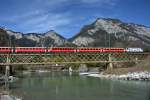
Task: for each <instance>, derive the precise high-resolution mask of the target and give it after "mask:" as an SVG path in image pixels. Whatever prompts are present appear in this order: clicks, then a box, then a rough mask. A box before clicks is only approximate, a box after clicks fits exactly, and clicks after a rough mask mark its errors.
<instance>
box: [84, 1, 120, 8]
mask: <svg viewBox="0 0 150 100" xmlns="http://www.w3.org/2000/svg"><path fill="white" fill-rule="evenodd" d="M117 1H118V0H82V2H83V3H86V4H91V5H92V4H96V5H101V6H105V5H109V6H114V5H115V4H117ZM105 7H106V6H105Z"/></svg>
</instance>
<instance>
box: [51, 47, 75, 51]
mask: <svg viewBox="0 0 150 100" xmlns="http://www.w3.org/2000/svg"><path fill="white" fill-rule="evenodd" d="M48 52H76V49H75V48H73V47H53V48H48Z"/></svg>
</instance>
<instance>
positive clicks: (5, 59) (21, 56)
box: [0, 52, 150, 65]
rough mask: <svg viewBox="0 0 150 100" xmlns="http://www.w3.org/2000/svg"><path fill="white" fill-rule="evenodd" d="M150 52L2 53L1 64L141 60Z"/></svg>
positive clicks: (0, 55) (0, 56)
mask: <svg viewBox="0 0 150 100" xmlns="http://www.w3.org/2000/svg"><path fill="white" fill-rule="evenodd" d="M149 55H150V53H98V52H95V53H94V52H91V53H90V52H89V53H78V52H76V53H67V52H66V53H3V54H2V53H1V54H0V65H50V64H76V63H78V64H84V63H122V62H136V63H138V62H141V61H143V60H144V59H145V58H146V57H147V56H149Z"/></svg>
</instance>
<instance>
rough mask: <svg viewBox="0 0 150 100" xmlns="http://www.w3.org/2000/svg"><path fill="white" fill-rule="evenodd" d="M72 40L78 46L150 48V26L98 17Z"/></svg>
mask: <svg viewBox="0 0 150 100" xmlns="http://www.w3.org/2000/svg"><path fill="white" fill-rule="evenodd" d="M70 41H71V42H72V43H73V44H75V45H77V46H92V47H93V46H96V47H142V48H150V28H149V27H146V26H143V25H138V24H133V23H124V22H122V21H120V20H118V19H111V18H98V19H97V20H96V21H95V22H93V23H92V24H90V25H86V26H84V27H83V28H82V29H81V31H80V32H79V33H78V34H77V35H75V36H74V37H72V38H71V39H70Z"/></svg>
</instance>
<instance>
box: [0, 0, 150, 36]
mask: <svg viewBox="0 0 150 100" xmlns="http://www.w3.org/2000/svg"><path fill="white" fill-rule="evenodd" d="M100 17H106V18H117V19H120V20H122V21H124V22H133V23H137V24H143V25H145V26H148V27H150V0H0V26H2V27H6V28H8V29H11V30H14V31H19V32H24V33H30V32H38V33H43V32H47V31H49V30H55V31H56V32H57V33H59V34H60V35H62V36H64V37H66V38H70V37H72V36H74V35H75V34H77V33H78V32H79V31H80V29H81V28H82V27H83V26H84V25H87V24H90V23H92V22H94V21H95V20H96V19H97V18H100Z"/></svg>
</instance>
